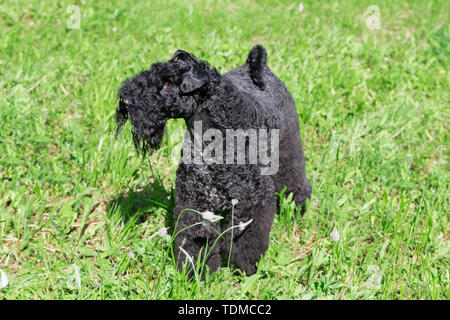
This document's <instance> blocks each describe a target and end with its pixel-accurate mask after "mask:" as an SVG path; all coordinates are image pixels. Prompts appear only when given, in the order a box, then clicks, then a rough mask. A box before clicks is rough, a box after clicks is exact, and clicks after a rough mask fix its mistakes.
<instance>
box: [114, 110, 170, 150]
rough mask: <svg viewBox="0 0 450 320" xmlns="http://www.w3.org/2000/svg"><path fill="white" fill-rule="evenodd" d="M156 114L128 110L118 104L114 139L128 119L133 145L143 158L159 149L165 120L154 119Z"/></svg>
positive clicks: (147, 111) (153, 112)
mask: <svg viewBox="0 0 450 320" xmlns="http://www.w3.org/2000/svg"><path fill="white" fill-rule="evenodd" d="M156 114H157V112H155V111H154V110H153V111H150V112H149V110H147V109H144V108H129V107H127V106H125V105H123V104H119V106H118V107H117V110H116V124H117V129H116V137H117V136H118V135H119V134H120V131H121V130H122V127H123V126H124V125H125V123H126V122H127V120H128V118H130V120H131V124H132V131H131V133H132V135H133V143H134V146H135V148H136V151H137V152H138V153H141V154H142V155H143V156H145V155H146V153H147V152H152V151H154V150H156V149H158V148H159V146H160V145H161V141H162V138H163V134H164V127H165V124H166V121H167V119H165V118H163V119H161V118H159V119H155V117H156Z"/></svg>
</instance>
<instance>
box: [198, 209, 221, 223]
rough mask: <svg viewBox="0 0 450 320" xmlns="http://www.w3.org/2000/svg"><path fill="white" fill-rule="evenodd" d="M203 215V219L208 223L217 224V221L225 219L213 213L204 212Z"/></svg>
mask: <svg viewBox="0 0 450 320" xmlns="http://www.w3.org/2000/svg"><path fill="white" fill-rule="evenodd" d="M201 215H202V218H203V219H204V220H206V221H207V222H217V221H219V220H221V219H223V217H221V216H216V215H215V214H214V213H212V212H211V211H204V212H202V213H201Z"/></svg>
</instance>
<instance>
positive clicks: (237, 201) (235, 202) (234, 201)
mask: <svg viewBox="0 0 450 320" xmlns="http://www.w3.org/2000/svg"><path fill="white" fill-rule="evenodd" d="M238 203H239V200H238V199H231V204H232V205H233V206H235V205H237V204H238Z"/></svg>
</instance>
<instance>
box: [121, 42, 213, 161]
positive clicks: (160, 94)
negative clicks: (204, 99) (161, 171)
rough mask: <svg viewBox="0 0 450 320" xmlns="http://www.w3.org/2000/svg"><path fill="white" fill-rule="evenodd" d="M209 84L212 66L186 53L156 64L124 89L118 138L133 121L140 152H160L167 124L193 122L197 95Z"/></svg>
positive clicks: (181, 52) (130, 80)
mask: <svg viewBox="0 0 450 320" xmlns="http://www.w3.org/2000/svg"><path fill="white" fill-rule="evenodd" d="M209 81H210V67H209V64H207V63H206V62H204V61H198V60H197V58H195V56H194V55H192V54H190V53H187V52H185V51H182V50H178V51H177V52H175V54H174V56H173V57H172V59H170V60H169V61H168V62H157V63H154V64H153V65H152V66H151V68H150V70H146V71H143V72H141V73H139V74H137V75H136V76H134V77H133V78H130V79H127V80H125V82H124V83H123V85H122V88H120V90H119V105H118V107H117V110H116V122H117V132H116V135H117V134H119V133H120V129H121V128H122V126H123V125H124V124H125V122H126V121H127V120H128V118H130V119H131V123H132V127H133V129H132V134H133V141H134V144H135V146H136V149H137V150H138V151H142V152H143V153H144V154H145V153H146V152H147V151H149V150H153V149H156V148H158V147H159V145H160V144H161V140H162V137H163V133H164V126H165V123H166V121H167V120H168V119H171V118H189V117H190V116H191V115H192V114H193V112H194V111H195V106H196V103H195V99H194V98H193V95H194V94H195V93H196V92H199V91H200V90H201V89H202V88H203V87H204V86H205V85H207V84H208V83H209Z"/></svg>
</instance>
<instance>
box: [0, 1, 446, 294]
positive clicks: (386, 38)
mask: <svg viewBox="0 0 450 320" xmlns="http://www.w3.org/2000/svg"><path fill="white" fill-rule="evenodd" d="M72 4H75V5H78V6H79V8H80V10H81V27H80V29H74V30H71V29H68V28H67V25H66V21H67V19H69V17H70V15H71V13H70V12H67V7H68V6H69V5H72ZM373 4H376V5H378V6H379V8H380V13H381V28H380V30H374V31H371V30H369V29H368V28H367V27H366V25H365V16H364V12H365V10H366V9H367V7H368V6H369V5H373ZM297 8H298V3H296V2H290V1H275V0H273V1H236V2H234V1H233V2H225V1H177V2H175V1H170V2H168V1H137V2H136V3H135V4H133V5H131V4H130V5H124V4H123V1H108V2H104V3H101V2H97V1H59V2H58V3H57V4H56V3H54V2H53V1H46V2H42V1H30V0H27V1H24V0H20V1H12V0H6V2H5V1H3V2H2V4H1V5H0V27H1V33H0V34H1V36H0V103H1V106H0V127H1V130H0V235H1V236H0V268H1V269H3V270H4V271H5V272H6V273H7V274H8V276H9V280H10V286H9V287H7V288H4V289H2V290H1V292H0V297H1V298H4V299H238V298H242V299H449V298H450V289H449V288H450V285H449V284H450V275H449V254H450V252H449V241H448V240H449V238H450V233H449V221H448V220H449V219H448V217H449V212H450V210H449V191H450V190H449V165H448V160H449V134H448V130H449V85H448V84H449V57H450V32H449V23H448V12H449V11H450V10H449V4H448V1H445V0H442V1H381V0H380V1H355V2H353V1H341V2H334V1H329V2H324V1H304V8H305V9H304V12H303V13H299V12H298V9H297ZM255 43H261V44H262V45H264V46H265V47H266V48H267V51H268V54H269V60H268V63H269V65H270V67H271V69H272V71H273V72H274V73H275V74H276V75H278V76H279V77H280V78H281V79H282V80H283V81H284V82H285V84H286V86H287V87H288V88H289V89H290V90H291V92H292V94H293V96H294V99H295V101H296V104H297V108H298V113H299V117H300V121H301V135H302V139H303V142H304V149H305V155H306V158H307V175H308V177H309V178H310V181H311V183H312V185H313V194H312V198H311V201H310V203H309V209H308V211H307V213H306V215H305V216H304V217H298V216H296V215H295V210H293V204H292V203H291V202H289V201H283V203H282V210H281V213H280V215H277V217H276V220H275V222H274V226H273V229H272V233H271V242H270V248H269V250H268V252H267V253H266V255H265V257H264V258H263V259H262V260H261V261H260V263H259V270H258V273H257V274H255V275H254V276H251V277H246V276H245V275H242V274H239V273H236V272H232V270H230V269H229V268H222V269H220V270H219V271H218V272H217V273H215V274H214V275H213V276H212V277H209V278H207V280H206V281H205V282H200V283H199V282H196V281H192V282H190V283H186V280H185V276H184V275H183V274H181V273H178V272H176V271H175V269H174V267H173V264H172V262H171V259H170V254H169V253H170V242H169V241H167V240H165V239H162V238H160V237H158V236H156V237H155V236H153V235H154V234H155V232H157V231H158V229H160V228H162V227H164V226H169V227H170V226H171V225H173V221H171V220H170V216H171V208H172V207H173V192H172V189H173V186H174V177H175V170H176V162H174V161H171V160H170V158H171V155H172V153H173V152H172V149H173V148H174V147H176V145H177V144H178V143H179V139H178V138H179V136H176V135H171V133H172V132H175V131H178V130H179V128H181V127H182V126H183V124H182V122H180V121H178V120H177V121H170V122H169V124H168V130H167V132H168V135H167V137H166V138H165V142H164V143H163V146H162V148H161V149H160V150H159V151H158V152H157V153H155V154H153V155H152V156H151V157H149V159H146V160H144V161H143V160H142V159H139V158H138V157H137V155H136V152H135V151H134V149H133V146H132V142H131V134H130V125H129V124H127V126H126V128H125V130H124V131H123V133H122V135H121V136H120V138H119V140H118V141H115V140H114V130H115V123H114V113H115V106H116V104H117V90H118V88H119V87H120V85H121V82H122V81H123V80H124V79H125V78H126V77H129V76H131V75H133V74H135V73H137V72H138V71H141V70H143V69H146V68H148V67H149V65H150V64H151V63H152V62H154V61H156V60H167V59H168V58H170V57H171V55H172V54H173V52H175V50H176V49H178V48H182V49H184V50H187V51H190V52H193V53H195V54H196V55H197V57H199V58H201V59H204V60H207V61H209V62H210V63H211V64H212V65H213V66H216V67H217V68H218V70H219V71H222V72H225V71H227V70H229V69H231V68H233V67H235V66H237V65H240V64H242V63H243V62H244V61H245V59H246V55H247V53H248V51H249V49H250V48H251V46H252V45H253V44H255ZM39 80H42V81H41V82H39V83H38V84H37V85H35V84H36V83H37V81H39ZM30 89H31V90H30ZM194 209H195V208H194ZM334 226H336V227H337V229H338V231H339V233H340V240H339V242H333V241H331V238H330V236H329V234H330V232H331V230H332V229H333V227H334Z"/></svg>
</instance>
